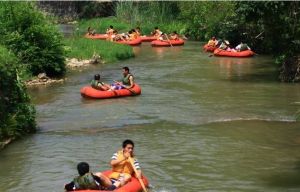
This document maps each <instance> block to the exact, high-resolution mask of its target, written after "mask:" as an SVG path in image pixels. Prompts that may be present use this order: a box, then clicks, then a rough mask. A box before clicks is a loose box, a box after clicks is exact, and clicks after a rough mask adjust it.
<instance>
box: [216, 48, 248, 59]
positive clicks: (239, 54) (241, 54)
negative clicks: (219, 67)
mask: <svg viewBox="0 0 300 192" xmlns="http://www.w3.org/2000/svg"><path fill="white" fill-rule="evenodd" d="M214 55H215V56H223V57H252V56H253V55H254V52H253V51H251V50H246V51H241V52H231V51H225V50H222V49H216V50H215V51H214Z"/></svg>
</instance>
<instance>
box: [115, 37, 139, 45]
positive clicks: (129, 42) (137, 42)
mask: <svg viewBox="0 0 300 192" xmlns="http://www.w3.org/2000/svg"><path fill="white" fill-rule="evenodd" d="M115 42H116V43H120V44H126V45H131V46H137V45H140V44H141V43H142V40H141V38H136V39H134V40H131V41H115Z"/></svg>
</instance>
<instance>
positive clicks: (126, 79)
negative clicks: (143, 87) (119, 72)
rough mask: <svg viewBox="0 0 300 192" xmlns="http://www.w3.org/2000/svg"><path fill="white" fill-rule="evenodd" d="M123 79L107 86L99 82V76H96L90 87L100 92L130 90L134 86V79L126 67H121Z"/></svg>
mask: <svg viewBox="0 0 300 192" xmlns="http://www.w3.org/2000/svg"><path fill="white" fill-rule="evenodd" d="M122 69H123V78H122V79H120V80H118V81H114V83H112V84H107V83H104V82H102V81H101V78H100V74H96V75H95V76H94V79H93V80H92V82H91V87H93V88H94V89H97V90H100V91H114V90H120V89H131V88H132V87H133V86H134V77H133V75H132V74H131V73H130V72H129V68H128V67H123V68H122Z"/></svg>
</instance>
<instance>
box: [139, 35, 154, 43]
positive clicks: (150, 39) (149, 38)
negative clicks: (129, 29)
mask: <svg viewBox="0 0 300 192" xmlns="http://www.w3.org/2000/svg"><path fill="white" fill-rule="evenodd" d="M156 39H157V37H154V36H146V35H144V36H141V40H142V42H151V41H155V40H156Z"/></svg>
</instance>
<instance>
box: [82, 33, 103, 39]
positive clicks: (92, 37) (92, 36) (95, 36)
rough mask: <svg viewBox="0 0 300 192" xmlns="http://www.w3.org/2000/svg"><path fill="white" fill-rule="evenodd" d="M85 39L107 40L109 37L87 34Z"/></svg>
mask: <svg viewBox="0 0 300 192" xmlns="http://www.w3.org/2000/svg"><path fill="white" fill-rule="evenodd" d="M84 37H85V38H88V39H101V40H106V38H107V37H108V35H107V34H95V35H88V34H86V35H85V36H84Z"/></svg>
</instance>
